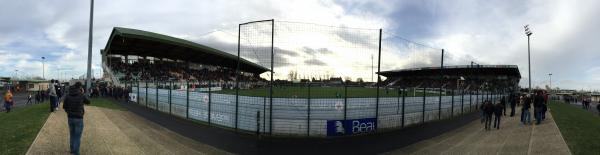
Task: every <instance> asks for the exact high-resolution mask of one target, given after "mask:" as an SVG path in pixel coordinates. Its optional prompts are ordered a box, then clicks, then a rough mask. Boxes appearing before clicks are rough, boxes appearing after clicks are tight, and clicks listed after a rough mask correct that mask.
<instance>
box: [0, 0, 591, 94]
mask: <svg viewBox="0 0 600 155" xmlns="http://www.w3.org/2000/svg"><path fill="white" fill-rule="evenodd" d="M0 4H2V5H0V77H7V76H8V77H14V76H19V77H28V76H41V75H42V66H44V68H45V76H46V78H70V77H73V76H80V75H83V74H84V73H85V70H86V68H85V66H86V63H87V51H88V26H89V25H88V24H89V23H88V22H89V5H90V4H89V1H85V0H19V1H10V0H2V2H0ZM94 9H95V10H94V24H93V26H94V28H93V30H94V33H93V44H92V47H93V48H92V52H93V59H92V62H93V63H92V68H93V70H94V76H96V77H99V76H101V75H100V72H101V68H102V67H101V64H100V63H101V62H100V61H101V56H100V52H99V51H100V49H102V48H104V47H105V45H106V42H107V40H108V38H109V35H110V32H111V30H112V28H113V27H127V28H135V29H140V30H145V31H151V32H157V33H161V34H166V35H170V36H174V37H179V38H183V39H187V40H190V41H194V42H197V43H200V44H205V45H209V46H212V47H215V48H217V49H220V50H223V51H226V52H232V51H235V50H237V49H236V46H235V44H236V43H237V42H235V41H236V37H237V31H238V29H237V28H238V24H240V23H244V22H249V21H255V20H264V19H275V20H276V21H278V22H277V24H278V26H277V29H276V33H277V34H278V35H277V36H278V37H277V39H276V40H277V41H276V43H277V51H278V53H280V54H276V56H277V58H276V61H277V60H285V61H277V65H280V66H277V67H279V68H276V70H275V71H276V73H275V75H277V76H280V77H285V76H286V74H287V72H288V71H290V70H295V71H298V72H300V74H301V76H302V75H304V76H315V75H323V74H333V75H335V76H352V77H353V78H358V77H360V78H363V79H365V80H366V81H369V80H370V79H371V77H370V76H369V75H370V73H372V72H371V71H370V69H372V68H371V64H370V63H371V58H370V56H371V55H372V54H373V53H375V54H376V52H377V49H376V48H377V40H376V39H377V37H378V30H379V29H382V31H383V38H382V40H383V41H382V44H383V45H382V48H383V49H382V70H391V69H403V68H411V67H421V66H436V65H439V63H438V60H439V57H440V56H439V55H440V52H439V51H441V49H444V50H445V52H446V53H445V54H446V55H445V57H444V59H445V60H444V61H445V65H468V64H470V62H471V61H475V62H476V63H479V64H482V65H504V64H509V65H518V67H519V69H520V72H521V74H522V77H523V78H522V79H521V83H520V84H521V85H522V86H526V85H527V80H528V78H529V77H528V75H527V71H528V69H527V67H528V65H527V37H526V36H525V34H524V30H523V26H524V25H527V24H529V25H530V28H531V30H532V31H533V35H532V36H531V38H530V39H531V41H530V43H531V68H532V70H531V74H532V78H531V79H532V85H533V86H534V87H535V86H539V87H544V86H545V85H548V84H549V82H550V81H549V76H548V74H549V73H552V86H553V87H559V88H565V89H587V90H600V51H599V50H598V49H600V44H598V43H597V41H598V40H600V30H598V27H600V17H598V16H597V15H599V14H600V1H596V0H528V1H523V0H491V1H481V0H457V1H441V0H440V1H428V0H398V1H389V0H387V1H384V0H374V1H364V0H292V1H284V0H243V1H241V0H240V1H235V0H231V1H217V0H172V1H159V0H97V1H96V2H95V8H94ZM286 27H287V28H286ZM243 30H244V31H243V32H245V33H244V34H250V33H253V32H252V31H251V30H250V29H243ZM321 35H322V36H321ZM246 37H248V38H249V39H255V40H253V41H249V42H247V43H248V44H252V43H257V44H253V45H254V47H255V48H257V47H259V44H261V43H262V42H260V41H265V40H268V39H265V37H261V36H260V35H247V36H246ZM257 38H258V39H257ZM250 47H252V46H250ZM257 49H259V48H257ZM259 50H261V49H259ZM246 54H251V53H246ZM262 56H265V55H260V56H254V58H257V59H255V60H253V61H254V62H257V63H259V62H260V59H261V58H262ZM41 57H45V58H46V59H45V60H44V63H43V65H42V59H41ZM246 58H247V59H249V60H252V59H253V57H246ZM375 60H377V56H376V55H375ZM375 62H376V61H375ZM260 63H265V62H260ZM260 63H259V64H260ZM315 66H318V67H315ZM348 66H350V67H348ZM16 70H18V71H16Z"/></svg>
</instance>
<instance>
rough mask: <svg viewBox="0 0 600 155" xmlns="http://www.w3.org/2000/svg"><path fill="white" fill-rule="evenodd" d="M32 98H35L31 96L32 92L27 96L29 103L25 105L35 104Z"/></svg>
mask: <svg viewBox="0 0 600 155" xmlns="http://www.w3.org/2000/svg"><path fill="white" fill-rule="evenodd" d="M32 98H33V96H31V92H30V93H29V95H28V96H27V103H25V104H29V103H33V102H31V99H32Z"/></svg>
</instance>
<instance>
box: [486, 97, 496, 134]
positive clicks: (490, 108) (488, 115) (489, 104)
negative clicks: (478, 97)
mask: <svg viewBox="0 0 600 155" xmlns="http://www.w3.org/2000/svg"><path fill="white" fill-rule="evenodd" d="M484 111H485V130H490V127H491V125H492V115H493V114H494V105H493V104H492V102H490V101H486V103H485V107H484Z"/></svg>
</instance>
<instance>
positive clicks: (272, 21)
mask: <svg viewBox="0 0 600 155" xmlns="http://www.w3.org/2000/svg"><path fill="white" fill-rule="evenodd" d="M274 46H275V20H274V19H272V20H271V82H270V85H271V87H270V88H269V134H273V132H272V131H273V73H274V71H273V61H274V60H275V57H274V55H275V47H274Z"/></svg>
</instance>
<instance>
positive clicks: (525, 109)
mask: <svg viewBox="0 0 600 155" xmlns="http://www.w3.org/2000/svg"><path fill="white" fill-rule="evenodd" d="M519 102H520V103H521V119H520V121H521V123H522V124H524V125H531V124H533V123H535V124H540V123H542V121H544V120H545V119H546V112H547V111H548V94H546V93H544V92H543V91H536V92H535V93H534V95H517V94H514V93H513V94H510V95H508V96H507V97H502V98H500V100H499V101H496V103H493V102H492V101H489V100H486V101H484V103H483V104H481V106H480V107H479V108H480V111H481V123H485V125H484V129H485V130H490V129H491V127H492V126H491V125H492V122H493V128H495V129H500V122H501V118H502V117H503V116H506V111H507V104H509V105H508V106H510V110H511V112H510V114H509V115H510V117H513V116H515V108H516V107H517V104H518V103H519ZM532 106H533V107H532ZM531 108H533V118H534V119H535V122H532V120H531V117H532V113H531Z"/></svg>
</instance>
